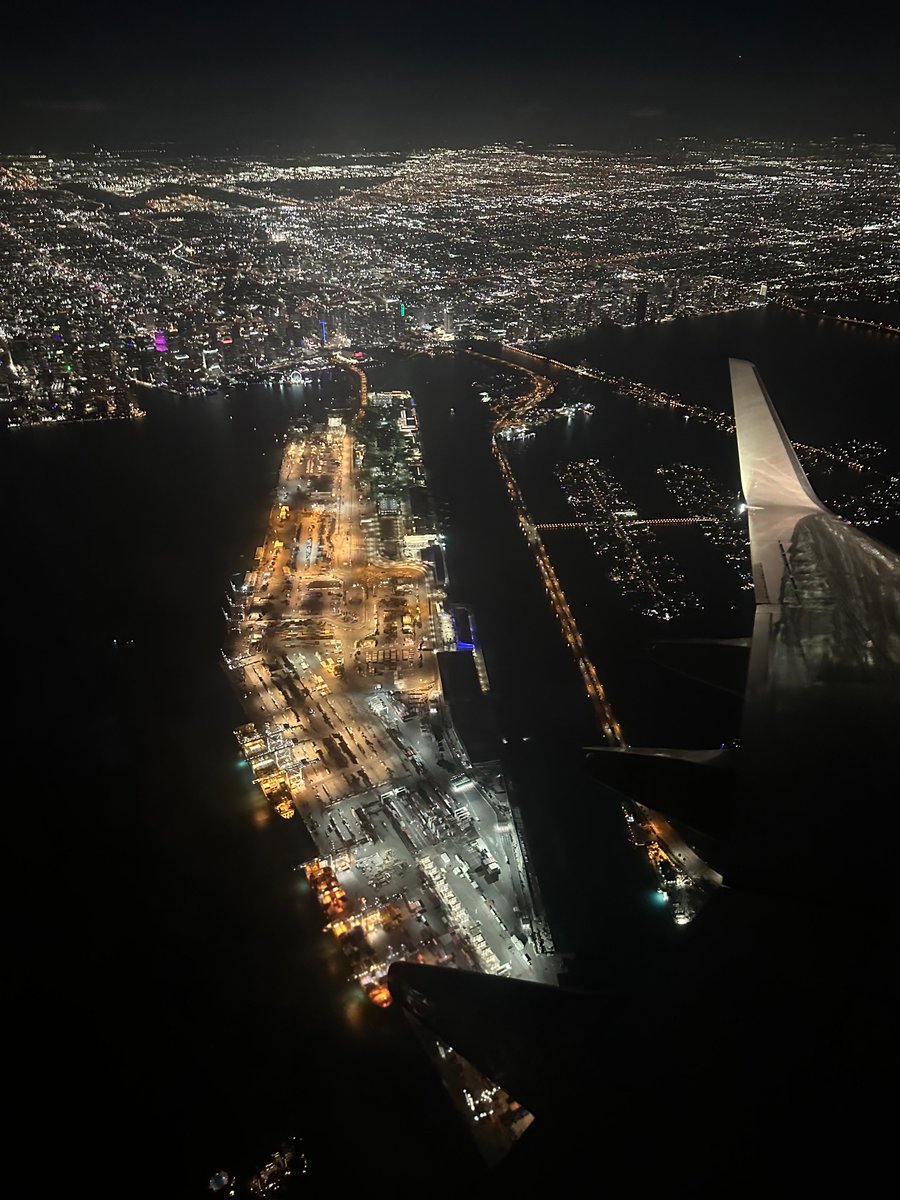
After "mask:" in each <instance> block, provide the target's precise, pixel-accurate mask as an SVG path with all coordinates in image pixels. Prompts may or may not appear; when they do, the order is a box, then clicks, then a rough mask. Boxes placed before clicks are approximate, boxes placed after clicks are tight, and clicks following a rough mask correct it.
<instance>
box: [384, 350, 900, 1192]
mask: <svg viewBox="0 0 900 1200" xmlns="http://www.w3.org/2000/svg"><path fill="white" fill-rule="evenodd" d="M730 366H731V380H732V388H733V394H734V409H735V417H736V422H737V437H738V451H739V455H740V465H741V479H742V483H743V490H744V496H745V500H746V503H747V506H748V510H749V523H750V542H751V557H752V562H753V577H754V584H755V589H756V605H757V607H756V615H755V620H754V627H753V637H752V644H751V649H750V663H749V670H748V678H747V686H746V692H745V701H744V719H743V727H742V736H741V744H740V747H739V748H738V749H737V751H736V752H735V753H733V754H732V753H726V754H712V753H710V754H704V753H703V752H690V753H685V752H681V751H655V750H654V751H651V750H647V749H643V750H630V751H629V750H618V749H612V748H604V749H598V750H597V751H596V752H593V753H592V758H591V759H590V768H591V769H592V770H593V771H594V773H595V774H596V775H598V776H599V777H600V778H602V779H604V780H606V781H607V782H611V783H612V785H613V786H614V787H616V788H618V789H619V790H620V792H622V793H624V794H626V795H632V794H633V795H636V796H637V795H639V798H640V800H641V802H643V803H647V804H648V805H650V806H651V807H658V808H659V809H660V810H661V811H662V812H668V811H672V812H673V815H675V816H678V817H679V818H680V819H681V820H682V822H683V823H684V824H686V825H688V826H691V827H693V828H694V829H697V830H700V831H704V830H705V831H706V832H708V833H710V834H711V835H712V836H713V837H714V838H715V839H716V841H717V845H718V846H719V847H720V848H721V850H722V851H723V867H722V872H723V875H724V883H725V886H723V887H721V888H720V889H719V890H718V891H716V892H715V894H714V895H713V896H712V898H711V899H710V900H709V901H708V903H707V904H706V906H705V907H704V908H703V910H702V911H701V912H700V914H699V915H698V917H697V918H696V919H695V920H694V921H692V922H691V923H690V924H689V925H687V926H686V927H684V928H683V929H682V930H678V931H677V940H676V941H675V942H673V944H672V946H671V948H670V952H669V953H668V954H667V955H666V956H664V958H663V961H661V962H660V965H659V974H658V982H657V983H656V984H655V985H654V987H653V988H652V989H647V988H646V987H644V988H643V989H640V988H639V989H638V990H637V991H635V992H631V993H629V992H628V985H627V981H626V980H624V979H621V980H620V979H618V978H614V977H612V976H611V977H610V988H611V991H612V992H613V995H612V996H611V995H610V994H609V993H607V994H600V993H596V994H594V996H593V1001H591V1000H590V999H589V998H588V997H585V996H584V995H582V994H577V993H573V992H572V991H571V990H570V989H567V988H566V987H562V988H560V989H558V990H557V991H556V993H555V994H554V993H553V990H552V989H550V990H548V989H545V988H542V987H541V985H538V984H533V983H516V982H514V981H511V980H499V979H487V978H486V977H484V976H482V975H476V974H467V973H466V972H456V971H455V972H450V975H451V976H453V978H452V979H448V978H447V974H446V969H445V968H432V967H426V966H421V965H416V964H406V963H401V964H394V965H393V966H392V967H391V969H390V972H389V975H388V982H389V986H390V988H391V992H392V994H393V995H394V997H395V998H396V999H397V1000H398V1002H399V1003H400V1005H401V1006H402V1007H403V1008H404V1009H405V1010H406V1011H407V1013H409V1014H410V1016H411V1017H413V1018H414V1019H416V1020H417V1021H419V1022H421V1023H422V1024H423V1025H425V1026H426V1027H427V1028H429V1029H430V1030H431V1031H432V1032H433V1033H435V1034H436V1035H437V1036H439V1037H440V1038H443V1039H445V1040H446V1041H447V1042H448V1043H449V1044H451V1045H456V1046H457V1047H458V1048H459V1049H460V1051H461V1052H462V1053H464V1054H466V1055H468V1056H470V1057H471V1060H472V1061H473V1062H475V1063H476V1065H478V1066H479V1067H481V1069H482V1070H484V1071H485V1072H486V1073H487V1074H489V1075H491V1076H493V1077H494V1078H497V1079H500V1080H502V1081H504V1082H505V1083H506V1084H507V1085H508V1086H509V1087H510V1088H511V1089H512V1091H513V1092H514V1093H516V1092H517V1093H519V1094H520V1095H521V1096H523V1097H526V1096H527V1098H528V1101H529V1102H530V1104H531V1105H532V1109H533V1111H534V1112H535V1114H536V1117H537V1119H536V1121H535V1123H534V1125H535V1131H536V1134H537V1140H532V1150H533V1151H534V1152H535V1153H536V1154H538V1155H539V1156H540V1155H542V1156H543V1162H544V1163H545V1164H546V1163H549V1164H550V1165H551V1166H552V1168H553V1170H554V1171H557V1172H559V1171H563V1172H564V1171H565V1170H566V1164H567V1163H569V1162H571V1161H573V1160H578V1161H587V1162H588V1163H591V1164H595V1163H596V1164H601V1163H608V1164H609V1166H610V1169H613V1170H615V1171H619V1170H622V1171H625V1170H627V1171H629V1185H628V1187H629V1192H630V1193H632V1194H634V1195H635V1196H644V1195H647V1196H648V1197H649V1196H650V1195H651V1194H652V1195H657V1194H658V1190H659V1179H660V1177H661V1173H662V1175H664V1176H665V1178H666V1183H667V1186H668V1187H670V1188H671V1189H672V1194H673V1195H676V1196H678V1197H682V1196H684V1197H691V1198H692V1200H697V1197H700V1196H702V1197H706V1196H710V1197H713V1196H715V1197H718V1196H721V1195H759V1194H763V1193H766V1194H768V1193H771V1194H778V1195H789V1194H794V1193H800V1192H803V1193H805V1192H808V1191H816V1190H819V1189H820V1188H822V1187H826V1186H828V1187H838V1188H840V1185H841V1184H842V1183H847V1184H849V1185H850V1186H853V1187H854V1189H855V1190H859V1187H860V1186H863V1185H860V1184H859V1176H860V1173H861V1172H862V1173H865V1172H868V1174H869V1178H870V1180H874V1179H877V1178H878V1177H879V1172H881V1171H882V1170H883V1169H885V1168H886V1167H887V1165H888V1160H889V1157H890V1150H889V1146H890V1144H891V1143H890V1138H889V1137H885V1136H883V1133H884V1129H885V1120H886V1118H885V1107H884V1105H883V1101H882V1097H883V1095H884V1094H885V1091H886V1089H888V1088H889V1087H891V1086H893V1084H892V1080H893V1066H892V1057H891V1055H890V1052H889V1050H888V1047H889V1046H890V1045H892V1044H893V1042H894V1041H895V1034H894V1026H895V1008H896V1004H895V992H894V984H893V973H894V972H893V961H892V959H891V956H890V953H889V949H888V947H889V945H890V941H891V940H893V937H894V936H895V935H894V931H893V924H894V919H893V907H894V906H893V895H892V893H893V890H894V882H893V878H894V877H893V872H892V866H893V862H892V860H893V854H892V849H893V847H892V838H893V829H892V827H891V825H890V819H891V816H892V813H891V811H890V803H891V797H892V796H893V795H894V791H895V788H896V785H895V784H894V782H893V781H894V779H895V778H896V773H897V771H896V767H897V758H898V752H900V556H898V555H897V554H896V553H895V552H894V551H893V550H889V549H887V548H886V547H884V546H881V545H879V544H878V543H877V542H875V541H873V540H872V539H871V538H869V537H867V536H866V535H865V534H864V533H862V532H861V530H859V529H856V528H854V527H853V526H852V525H849V524H847V523H846V522H845V521H843V520H841V519H840V518H839V517H837V516H836V515H834V514H833V513H831V512H829V511H828V510H827V509H826V508H825V507H824V506H823V505H822V503H821V501H820V500H819V499H818V498H817V497H816V495H815V493H814V492H813V490H812V488H811V486H810V484H809V481H808V480H807V478H806V476H805V474H804V473H803V471H802V469H801V467H800V464H799V462H798V461H797V457H796V455H795V453H794V451H793V448H792V447H791V444H790V442H789V440H788V438H787V435H786V434H785V431H784V429H783V427H782V425H781V422H780V421H779V419H778V417H777V415H776V413H775V411H774V409H773V407H772V404H771V401H770V400H769V397H768V395H767V394H766V391H765V388H764V387H763V384H762V382H761V380H760V378H759V375H758V373H757V371H756V368H755V367H754V366H753V365H752V364H751V363H748V362H744V361H742V360H737V359H733V360H731V364H730ZM673 797H674V806H673ZM723 803H724V804H725V805H726V806H727V807H726V810H725V811H717V810H716V806H717V805H720V804H723ZM560 832H561V836H563V835H564V833H565V831H560ZM575 838H576V835H574V834H573V847H574V843H575ZM579 858H580V855H578V854H577V853H573V864H574V863H575V862H577V861H578V860H579ZM573 869H574V866H573ZM597 926H598V939H600V938H602V927H601V920H600V917H599V915H598V918H597ZM629 1039H631V1040H629ZM632 1051H633V1053H632V1054H631V1056H629V1052H632ZM648 1051H650V1052H652V1053H650V1055H649V1057H648ZM567 1080H568V1081H569V1085H570V1086H568V1088H567V1087H566V1081H567ZM584 1096H589V1097H590V1099H589V1101H588V1102H587V1103H589V1104H590V1107H587V1108H586V1107H584V1104H585V1102H584V1101H583V1100H581V1099H578V1097H584ZM663 1098H665V1103H664V1099H663ZM573 1110H574V1111H573ZM579 1113H580V1114H582V1117H583V1116H584V1114H585V1113H586V1114H587V1115H588V1116H589V1117H590V1119H591V1122H592V1124H590V1125H589V1127H587V1128H586V1127H585V1123H584V1121H583V1120H581V1121H579V1119H578V1114H579ZM542 1128H543V1129H544V1130H545V1131H546V1134H547V1135H549V1136H548V1137H546V1138H545V1142H544V1143H541V1141H540V1138H541V1129H542ZM529 1138H532V1131H529V1133H528V1134H526V1136H525V1138H524V1139H523V1143H525V1145H524V1147H523V1149H524V1150H527V1149H528V1146H527V1143H528V1140H529ZM597 1146H599V1147H600V1151H598V1150H597V1149H596V1147H597ZM810 1147H818V1148H819V1149H816V1150H813V1151H812V1152H810V1149H809V1148H810ZM883 1148H884V1149H883ZM519 1161H520V1163H521V1166H522V1173H521V1178H522V1179H523V1180H524V1181H527V1179H528V1178H529V1175H528V1172H529V1171H530V1170H531V1169H532V1163H531V1160H530V1159H528V1158H527V1157H525V1158H520V1160H519ZM510 1162H511V1164H512V1165H513V1166H514V1165H515V1162H516V1155H515V1153H514V1154H513V1155H511V1156H510ZM644 1166H648V1171H646V1172H645V1171H643V1167H644ZM598 1169H600V1168H598ZM691 1170H694V1171H697V1172H699V1174H698V1175H697V1176H696V1177H694V1178H692V1177H690V1176H689V1175H686V1172H690V1171H691ZM562 1177H563V1178H564V1175H563V1176H562ZM682 1184H683V1185H684V1186H681V1185H682ZM871 1186H874V1184H872V1183H871V1182H870V1183H869V1184H867V1185H865V1186H863V1190H865V1188H866V1187H871Z"/></svg>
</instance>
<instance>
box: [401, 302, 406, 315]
mask: <svg viewBox="0 0 900 1200" xmlns="http://www.w3.org/2000/svg"><path fill="white" fill-rule="evenodd" d="M400 316H401V317H405V316H406V305H405V304H404V303H403V301H402V300H401V301H400Z"/></svg>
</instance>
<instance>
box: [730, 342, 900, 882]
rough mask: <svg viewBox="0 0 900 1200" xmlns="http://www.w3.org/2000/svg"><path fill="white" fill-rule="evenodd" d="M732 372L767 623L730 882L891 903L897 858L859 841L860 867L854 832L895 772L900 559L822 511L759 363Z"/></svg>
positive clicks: (762, 617)
mask: <svg viewBox="0 0 900 1200" xmlns="http://www.w3.org/2000/svg"><path fill="white" fill-rule="evenodd" d="M730 369H731V386H732V393H733V398H734V413H735V421H736V427H737V441H738V453H739V457H740V468H741V483H742V486H743V492H744V499H745V502H746V504H747V510H748V518H749V525H750V553H751V561H752V566H753V580H754V588H755V594H756V614H755V619H754V625H753V637H752V642H751V650H750V663H749V670H748V678H747V690H746V693H745V698H744V717H743V724H742V729H741V750H740V765H739V769H738V775H739V784H738V787H739V817H738V823H737V827H738V829H739V831H740V836H739V837H738V838H737V839H736V842H735V847H734V860H733V863H732V867H731V871H730V873H729V875H728V876H727V878H728V880H729V881H730V882H731V883H732V884H734V885H736V886H749V887H753V888H762V889H764V890H776V891H791V892H795V893H796V892H798V891H804V890H805V889H807V888H811V889H813V890H814V891H815V892H819V893H821V894H822V895H823V896H825V895H828V894H829V892H830V895H831V896H832V898H833V897H834V895H835V894H836V893H835V892H834V891H833V890H831V891H830V889H834V888H837V889H838V893H840V892H843V891H844V887H845V886H846V883H847V882H848V880H849V878H851V877H852V878H853V891H854V894H855V896H856V897H859V896H860V895H862V894H868V895H875V894H878V893H882V894H884V892H885V886H886V883H887V880H888V874H887V871H888V863H887V858H886V855H885V856H883V857H882V856H879V855H878V854H876V853H872V852H871V850H872V847H871V839H869V838H866V837H864V836H863V837H860V838H859V839H858V840H857V839H854V841H857V842H858V844H859V843H862V844H863V845H866V843H869V848H868V850H867V851H866V852H864V853H862V854H861V855H860V854H859V851H858V850H857V854H856V857H860V858H861V859H862V860H863V861H864V862H865V863H866V864H867V865H865V866H863V868H862V869H856V868H857V864H856V863H850V862H848V856H847V844H846V833H847V828H846V826H847V822H848V821H851V822H853V821H854V820H856V821H863V822H865V821H866V820H867V819H868V818H869V817H870V816H871V815H872V814H873V813H874V810H875V805H876V804H877V784H876V787H875V789H872V787H871V784H872V783H873V782H874V781H875V780H878V779H889V778H890V777H891V776H892V774H893V773H894V770H895V766H896V752H897V737H898V734H900V556H898V555H897V554H896V553H895V552H894V551H893V550H889V549H888V548H887V547H885V546H881V545H879V544H878V543H877V542H875V541H874V540H873V539H871V538H869V537H867V536H866V535H865V534H864V533H863V532H862V531H861V530H859V529H857V528H855V527H854V526H852V525H850V524H848V523H847V522H845V521H843V520H841V519H840V518H839V517H837V516H835V515H834V514H833V513H831V512H829V511H828V510H827V509H826V508H825V507H824V506H823V505H822V503H821V501H820V500H819V499H818V498H817V497H816V495H815V493H814V492H813V490H812V487H811V486H810V484H809V481H808V479H807V478H806V475H805V474H804V472H803V470H802V468H801V466H800V464H799V462H798V461H797V456H796V454H795V453H794V450H793V447H792V446H791V444H790V442H789V441H788V438H787V435H786V434H785V431H784V429H783V427H782V425H781V422H780V421H779V419H778V415H777V414H776V412H775V410H774V408H773V406H772V402H771V400H770V399H769V396H768V394H767V393H766V390H765V387H764V386H763V383H762V380H761V379H760V377H759V374H758V372H757V370H756V368H755V367H754V365H753V364H752V363H749V362H745V361H743V360H741V359H731V360H730ZM860 832H861V831H860ZM875 840H876V841H878V842H880V844H881V845H882V846H884V847H885V848H886V844H887V840H886V839H875ZM878 859H881V861H880V862H879V861H876V860H878ZM842 883H843V885H844V887H842Z"/></svg>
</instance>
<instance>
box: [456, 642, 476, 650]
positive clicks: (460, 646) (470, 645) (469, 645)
mask: <svg viewBox="0 0 900 1200" xmlns="http://www.w3.org/2000/svg"><path fill="white" fill-rule="evenodd" d="M456 648H457V650H474V649H475V643H474V642H457V643H456Z"/></svg>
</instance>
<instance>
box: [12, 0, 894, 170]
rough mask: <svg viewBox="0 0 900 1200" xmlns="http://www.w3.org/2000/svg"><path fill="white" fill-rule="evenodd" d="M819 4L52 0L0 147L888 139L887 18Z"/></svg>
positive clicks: (20, 44)
mask: <svg viewBox="0 0 900 1200" xmlns="http://www.w3.org/2000/svg"><path fill="white" fill-rule="evenodd" d="M815 15H816V17H818V18H819V19H818V20H817V21H815V20H813V19H811V18H810V17H809V16H808V15H807V14H806V13H805V12H804V11H803V8H802V6H801V7H800V8H794V9H792V10H791V11H790V12H786V13H783V14H778V15H775V14H771V13H766V12H762V13H754V14H752V15H751V16H747V17H743V16H742V15H741V14H739V13H734V12H730V13H722V12H719V11H717V10H716V8H715V7H714V6H713V5H712V4H710V3H709V2H706V3H703V2H696V3H693V4H689V5H687V6H685V5H682V6H680V7H679V9H678V10H677V11H675V12H673V11H672V10H671V8H669V7H667V6H663V5H659V4H654V3H651V4H649V5H648V6H645V7H644V8H642V9H641V10H640V11H639V12H637V11H631V10H627V11H611V10H609V9H602V10H601V9H598V8H597V7H596V6H592V5H588V4H583V3H575V4H574V5H570V6H568V8H567V9H566V11H565V13H564V14H563V15H562V16H560V17H559V19H555V20H547V19H546V18H544V19H541V18H540V17H538V16H537V15H534V14H530V13H529V12H528V10H527V9H522V8H521V7H519V6H508V5H500V6H495V7H494V8H493V9H491V10H490V11H488V12H485V11H480V12H479V11H478V10H477V9H475V8H474V6H471V7H469V6H466V7H462V8H460V7H459V6H455V7H454V8H452V9H449V8H446V9H435V8H432V9H423V8H422V7H421V6H413V5H409V4H405V5H404V4H400V5H395V6H393V8H392V9H391V11H390V15H389V16H385V15H384V13H383V11H373V10H371V9H370V8H367V7H364V6H362V5H356V4H353V3H352V2H351V3H349V4H347V5H343V6H341V7H340V9H339V10H329V9H326V8H323V7H321V6H314V5H309V4H300V5H298V6H296V7H294V8H293V9H291V10H289V11H285V10H280V11H279V10H278V9H277V8H275V7H274V6H273V7H272V8H270V7H268V6H265V5H264V6H255V7H254V9H253V10H252V14H251V17H248V13H247V10H246V8H245V7H243V6H241V7H239V6H237V5H235V4H228V3H223V4H219V5H215V6H214V5H212V4H210V3H208V2H203V3H199V2H198V3H194V4H193V5H192V6H190V7H189V8H183V9H180V10H179V11H178V13H177V15H175V14H173V15H172V17H171V19H167V18H166V17H165V16H157V17H155V19H154V20H153V21H152V22H148V19H147V16H146V13H145V12H144V11H143V10H141V11H138V10H122V9H113V8H112V7H111V6H108V5H106V4H105V3H101V4H100V5H99V6H95V8H94V10H93V12H92V13H91V14H90V19H89V20H88V21H85V17H84V14H83V12H80V11H78V10H69V9H64V8H61V7H60V8H55V7H53V6H51V8H50V9H47V8H41V9H40V10H35V11H34V12H31V13H24V14H22V15H21V28H20V31H19V32H18V34H17V37H16V42H15V48H14V53H12V52H11V53H10V54H9V55H8V57H7V61H6V62H5V63H4V79H3V81H2V83H0V98H2V100H3V105H4V111H5V121H4V123H3V128H2V131H0V152H2V153H28V152H38V151H44V150H46V151H50V152H53V153H69V152H73V151H86V150H88V149H90V148H91V147H96V146H102V147H104V148H108V149H116V150H124V149H133V148H139V147H142V146H143V147H149V146H160V145H163V144H168V145H177V147H178V148H179V149H180V150H181V151H182V152H188V153H190V152H197V153H201V152H214V151H215V150H220V149H221V148H222V147H226V146H227V147H236V146H237V147H240V148H241V149H242V150H246V151H251V152H252V151H257V152H258V151H259V150H261V149H262V148H264V147H267V146H268V147H270V148H271V147H273V146H275V145H278V146H279V148H280V150H281V152H284V153H298V152H301V148H303V149H309V148H318V149H331V150H334V149H337V150H341V149H346V150H347V151H350V152H353V151H356V150H358V149H360V148H369V149H371V148H373V147H375V148H379V149H397V150H409V149H412V148H416V147H425V146H434V145H448V146H457V145H473V144H475V145H484V144H486V143H491V142H495V141H497V142H515V141H526V142H529V143H532V144H553V143H559V142H573V143H575V144H577V145H579V146H582V147H587V146H597V147H598V148H602V147H606V146H610V147H613V148H621V147H622V146H623V145H629V144H632V143H635V142H637V143H645V142H648V141H652V140H654V139H655V138H659V137H663V138H668V137H672V136H696V137H703V138H724V137H754V138H755V137H759V138H764V139H774V140H780V139H794V140H800V141H805V140H816V139H819V138H823V137H828V136H840V137H844V136H849V135H853V134H864V135H866V136H868V137H869V138H871V139H872V140H876V141H881V140H891V139H892V138H893V137H895V135H896V130H897V128H898V127H900V108H898V90H897V87H896V82H895V69H894V66H895V64H894V61H893V54H892V47H893V45H894V44H895V39H894V37H893V35H892V32H891V27H889V26H888V25H887V24H882V25H881V26H879V27H878V29H877V30H876V31H875V32H873V31H872V27H871V25H867V26H865V27H863V26H862V25H859V26H849V27H848V26H847V25H846V24H837V23H835V22H828V21H824V20H822V19H821V16H820V14H818V13H817V14H815ZM890 22H891V23H892V25H893V26H896V17H892V18H890ZM876 35H877V36H876Z"/></svg>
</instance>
